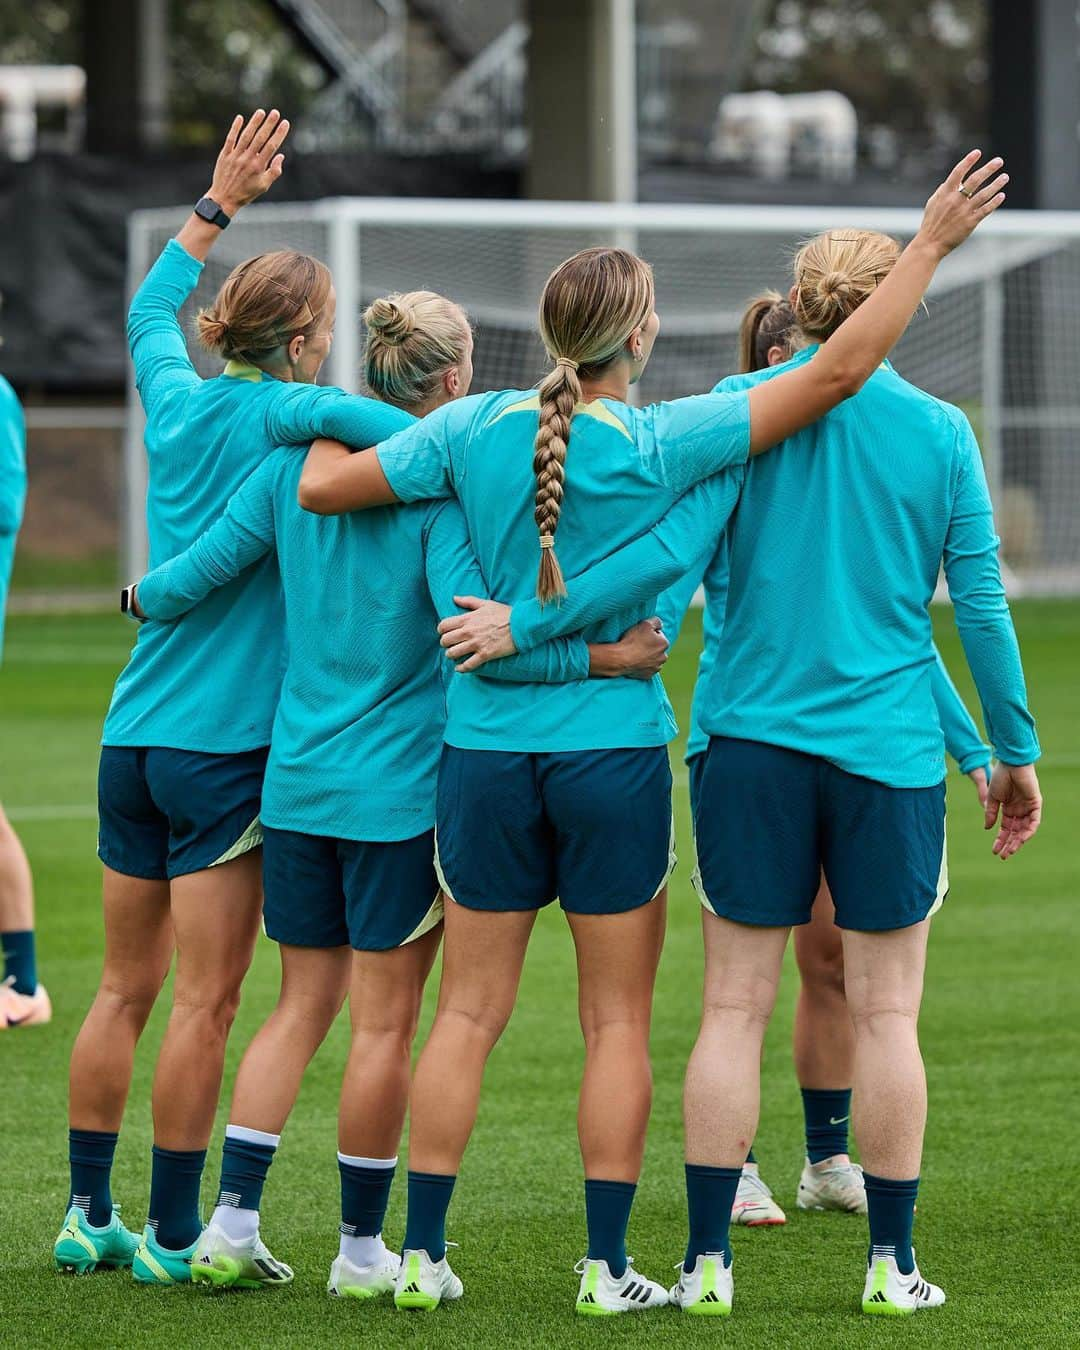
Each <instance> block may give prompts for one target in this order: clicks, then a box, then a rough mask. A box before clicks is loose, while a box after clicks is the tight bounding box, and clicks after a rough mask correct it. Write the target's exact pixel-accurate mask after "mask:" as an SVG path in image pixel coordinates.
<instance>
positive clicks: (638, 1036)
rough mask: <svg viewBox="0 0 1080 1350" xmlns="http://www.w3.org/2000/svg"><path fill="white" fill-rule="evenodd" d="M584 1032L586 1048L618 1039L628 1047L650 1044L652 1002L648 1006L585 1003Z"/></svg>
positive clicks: (582, 1030) (582, 1026)
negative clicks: (603, 1005) (613, 1005)
mask: <svg viewBox="0 0 1080 1350" xmlns="http://www.w3.org/2000/svg"><path fill="white" fill-rule="evenodd" d="M580 1020H581V1033H582V1035H583V1036H584V1038H585V1048H586V1050H592V1049H595V1048H597V1047H598V1046H602V1045H604V1044H605V1043H607V1042H611V1041H613V1040H618V1041H619V1042H620V1044H621V1045H623V1046H624V1047H627V1048H629V1047H632V1046H633V1045H634V1044H637V1045H638V1046H640V1047H642V1048H647V1047H648V1044H649V1026H650V1022H651V1005H649V1006H644V1007H636V1006H631V1007H626V1006H622V1007H619V1006H615V1007H612V1006H606V1007H583V1008H581V1010H580Z"/></svg>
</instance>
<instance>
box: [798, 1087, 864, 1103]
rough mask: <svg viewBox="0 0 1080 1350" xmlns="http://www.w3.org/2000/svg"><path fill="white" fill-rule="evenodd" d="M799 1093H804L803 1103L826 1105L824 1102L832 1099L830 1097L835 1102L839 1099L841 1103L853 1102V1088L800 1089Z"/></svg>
mask: <svg viewBox="0 0 1080 1350" xmlns="http://www.w3.org/2000/svg"><path fill="white" fill-rule="evenodd" d="M799 1091H800V1092H801V1093H802V1095H803V1101H810V1102H821V1103H823V1104H824V1102H825V1101H826V1100H827V1099H828V1098H830V1097H831V1098H832V1099H833V1100H834V1101H835V1100H837V1099H839V1100H841V1101H848V1102H849V1101H851V1088H849V1087H848V1088H800V1089H799Z"/></svg>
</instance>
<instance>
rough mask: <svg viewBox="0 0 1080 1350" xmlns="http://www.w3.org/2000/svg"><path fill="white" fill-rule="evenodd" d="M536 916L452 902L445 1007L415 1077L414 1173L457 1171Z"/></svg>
mask: <svg viewBox="0 0 1080 1350" xmlns="http://www.w3.org/2000/svg"><path fill="white" fill-rule="evenodd" d="M535 922H536V911H535V910H527V911H525V912H519V911H514V912H509V913H497V912H493V911H488V910H471V909H466V908H465V907H464V906H463V905H457V904H454V903H453V901H451V902H450V903H449V904H448V905H447V906H446V921H445V936H444V946H443V973H442V985H441V987H440V989H439V1006H438V1010H437V1012H436V1014H435V1022H434V1024H433V1026H432V1028H431V1035H430V1036H429V1037H428V1039H427V1044H426V1045H425V1046H424V1049H423V1052H422V1053H421V1055H420V1060H419V1062H418V1064H417V1066H416V1074H415V1076H414V1079H413V1089H412V1124H411V1127H410V1142H409V1165H410V1168H411V1169H412V1170H413V1171H417V1172H432V1173H437V1174H439V1175H442V1176H454V1175H456V1174H457V1171H458V1168H459V1167H460V1165H461V1159H462V1156H463V1155H464V1153H465V1146H466V1145H467V1144H468V1142H469V1135H470V1134H471V1133H472V1128H473V1125H474V1124H475V1122H476V1112H477V1108H478V1106H479V1104H480V1085H481V1082H482V1080H483V1076H484V1066H485V1064H486V1063H487V1058H488V1055H489V1054H490V1053H491V1051H492V1049H493V1048H494V1046H495V1043H496V1041H498V1039H499V1037H500V1036H501V1035H502V1033H503V1028H504V1027H505V1026H506V1024H507V1022H508V1021H509V1020H510V1014H511V1012H512V1011H513V1008H514V1001H515V999H516V998H517V991H518V984H519V982H520V980H521V967H522V965H523V964H524V961H525V950H526V948H527V947H528V944H529V935H530V933H531V932H532V928H533V924H534V923H535ZM478 953H483V959H482V960H478V959H477V954H478Z"/></svg>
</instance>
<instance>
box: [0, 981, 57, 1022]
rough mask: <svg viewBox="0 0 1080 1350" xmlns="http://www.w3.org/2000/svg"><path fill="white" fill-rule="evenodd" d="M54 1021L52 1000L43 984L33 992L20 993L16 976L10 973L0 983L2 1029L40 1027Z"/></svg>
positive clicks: (0, 1020)
mask: <svg viewBox="0 0 1080 1350" xmlns="http://www.w3.org/2000/svg"><path fill="white" fill-rule="evenodd" d="M51 1021H52V1002H51V1000H50V999H49V995H48V991H47V990H46V988H45V986H44V985H43V984H39V985H38V987H37V988H36V989H35V990H34V992H33V993H32V994H20V993H19V992H18V991H17V990H16V988H15V976H14V975H9V976H8V977H7V979H6V980H4V982H3V983H2V984H0V1031H7V1030H8V1029H9V1028H11V1027H39V1026H44V1025H45V1023H46V1022H51Z"/></svg>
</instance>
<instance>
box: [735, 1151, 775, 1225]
mask: <svg viewBox="0 0 1080 1350" xmlns="http://www.w3.org/2000/svg"><path fill="white" fill-rule="evenodd" d="M731 1222H732V1223H740V1224H743V1225H744V1226H745V1227H747V1228H768V1227H774V1226H776V1225H778V1224H782V1223H787V1215H786V1214H785V1213H784V1211H783V1210H782V1209H781V1208H780V1206H779V1205H778V1204H777V1203H776V1201H775V1200H774V1199H773V1193H772V1191H770V1190H769V1188H768V1186H766V1185H765V1183H764V1181H762V1179H761V1177H760V1175H759V1174H758V1165H757V1163H744V1164H743V1170H742V1176H741V1177H740V1178H739V1187H738V1189H737V1190H736V1192H735V1203H734V1204H733V1205H732V1206H731Z"/></svg>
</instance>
